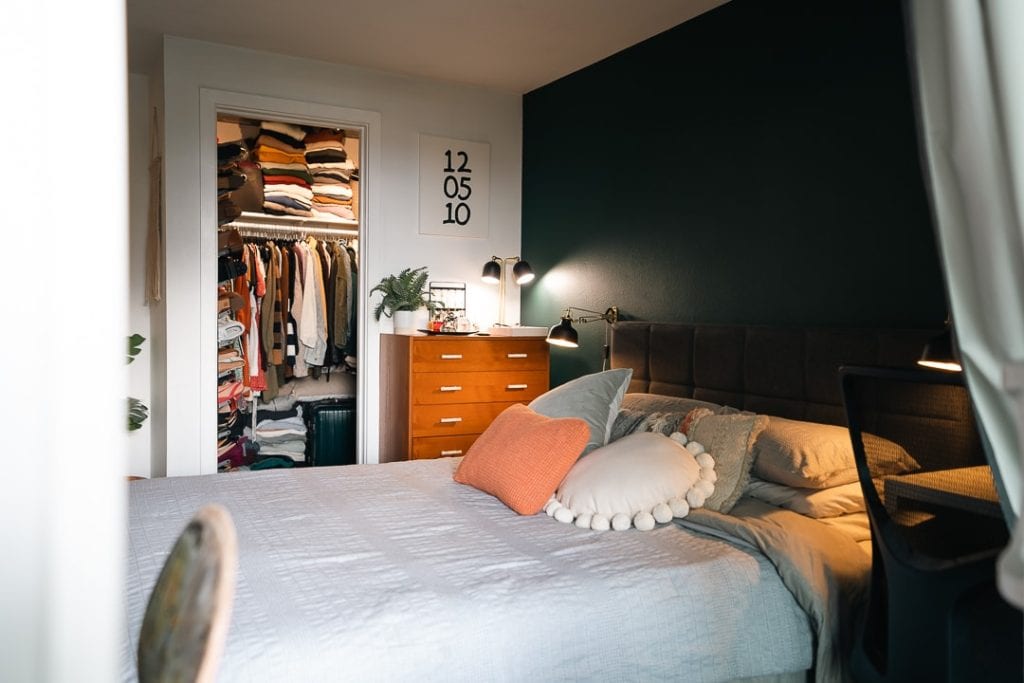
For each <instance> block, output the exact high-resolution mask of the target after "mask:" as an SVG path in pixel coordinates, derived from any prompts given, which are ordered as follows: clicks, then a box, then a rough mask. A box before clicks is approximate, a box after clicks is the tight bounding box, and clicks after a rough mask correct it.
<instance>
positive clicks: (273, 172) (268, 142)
mask: <svg viewBox="0 0 1024 683" xmlns="http://www.w3.org/2000/svg"><path fill="white" fill-rule="evenodd" d="M305 137H306V131H305V130H303V129H302V128H300V127H299V126H295V125H292V124H290V123H282V122H280V121H263V122H262V123H261V124H260V134H259V137H258V138H256V148H255V154H256V160H257V161H258V162H259V165H260V168H261V170H262V172H263V210H264V211H266V212H267V213H270V214H274V215H278V216H281V215H292V216H304V217H307V218H311V217H312V216H313V215H314V214H313V191H312V189H310V188H311V186H312V184H313V177H312V176H311V175H310V173H309V168H308V166H307V165H306V158H305V145H304V142H303V140H304V138H305Z"/></svg>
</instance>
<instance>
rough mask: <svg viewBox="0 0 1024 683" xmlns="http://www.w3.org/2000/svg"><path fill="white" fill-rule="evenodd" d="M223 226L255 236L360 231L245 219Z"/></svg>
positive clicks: (335, 234)
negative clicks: (257, 234) (275, 223)
mask: <svg viewBox="0 0 1024 683" xmlns="http://www.w3.org/2000/svg"><path fill="white" fill-rule="evenodd" d="M223 227H226V228H235V229H236V230H238V231H239V232H240V233H242V234H243V235H244V234H249V235H253V236H256V233H264V234H266V235H326V236H329V237H359V231H358V230H352V229H351V228H328V227H312V226H310V227H306V226H302V225H270V224H267V223H247V222H245V221H232V222H231V223H227V224H226V225H224V226H223ZM260 236H262V235H260Z"/></svg>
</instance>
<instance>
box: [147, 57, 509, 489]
mask: <svg viewBox="0 0 1024 683" xmlns="http://www.w3.org/2000/svg"><path fill="white" fill-rule="evenodd" d="M163 60H164V62H163V72H162V77H163V86H164V87H163V105H164V108H165V120H164V127H165V135H164V137H165V151H164V157H165V179H164V187H165V195H166V200H165V225H166V227H165V230H166V237H165V241H166V305H165V307H164V309H163V310H164V312H165V317H164V318H163V320H162V321H161V323H160V325H158V324H157V323H156V322H155V321H154V323H153V331H154V333H156V332H157V330H158V329H159V327H160V326H161V325H166V329H167V336H166V340H165V341H166V346H165V347H163V346H162V345H161V344H159V343H157V344H154V345H153V346H152V348H151V349H150V351H151V352H153V353H154V355H155V357H154V367H157V368H159V369H160V371H161V372H162V373H163V376H162V377H161V378H156V379H155V380H154V382H153V388H154V391H155V392H159V390H160V386H161V384H163V382H164V381H166V394H165V396H164V397H160V396H154V404H155V405H157V404H161V403H162V400H161V399H162V398H165V399H166V416H165V415H163V414H155V415H154V416H153V418H151V419H152V420H154V421H158V422H159V424H154V425H153V430H154V431H153V434H154V449H155V451H156V453H155V459H156V461H157V462H156V463H155V464H154V471H157V470H158V469H159V468H160V464H161V463H162V462H164V458H165V457H166V461H165V462H166V472H167V474H169V475H183V474H196V473H199V472H203V471H213V469H212V468H215V455H214V453H215V443H216V435H215V421H214V420H211V419H204V417H203V415H204V411H207V412H208V414H209V415H213V411H214V410H215V403H216V400H215V389H214V378H213V377H212V376H211V377H209V378H206V377H203V376H202V373H201V371H200V364H201V358H202V356H203V354H209V355H210V357H211V358H212V357H213V355H214V354H215V346H216V344H215V342H214V340H213V339H212V338H211V339H205V338H204V335H203V331H202V329H201V328H203V327H204V318H203V316H204V315H206V313H205V311H209V316H210V318H211V320H212V316H213V315H214V314H213V311H215V297H216V292H215V288H213V287H204V286H203V282H202V281H203V277H202V276H203V273H204V272H205V271H208V270H209V269H211V268H213V267H215V257H216V255H215V253H213V251H214V250H213V249H212V248H209V247H208V246H206V245H212V244H215V242H214V241H213V236H212V231H213V230H214V227H213V226H210V227H209V233H210V234H204V233H203V229H204V228H203V226H202V225H201V224H202V221H203V215H204V211H205V214H207V215H209V214H210V210H211V209H212V207H206V209H205V210H204V208H203V207H202V206H201V201H200V196H201V185H200V176H201V174H202V173H203V169H202V165H201V163H200V155H201V149H200V139H201V135H202V130H203V126H204V125H211V124H209V123H208V122H204V121H201V120H200V114H199V112H200V100H201V92H200V91H201V90H202V89H213V90H220V91H231V92H236V93H245V94H249V95H255V96H267V97H273V98H282V99H285V100H290V101H293V102H300V103H301V102H309V103H314V104H318V105H326V106H330V107H343V108H352V109H359V110H367V111H371V112H377V113H378V114H379V116H380V121H381V126H380V128H381V130H380V136H381V137H380V139H381V143H382V144H381V146H380V155H379V158H372V157H371V158H369V159H368V160H367V162H366V165H365V167H364V168H363V178H364V183H366V184H370V185H372V187H373V193H374V194H373V201H378V202H379V206H380V212H379V219H378V221H377V222H376V223H373V224H370V225H368V226H367V231H368V235H367V239H366V242H367V244H368V245H369V250H370V251H369V253H365V254H364V261H363V263H362V272H363V273H364V275H363V278H364V282H366V283H369V284H370V285H372V284H373V283H376V282H377V281H378V280H380V278H381V277H383V276H384V275H386V274H389V273H392V272H397V271H398V270H400V269H401V268H404V267H407V266H420V265H426V266H428V267H429V269H430V274H431V278H432V279H435V280H454V281H465V282H466V283H467V284H468V287H469V290H468V297H467V299H468V307H469V309H470V316H471V317H473V318H476V319H477V320H478V321H479V322H480V323H481V324H483V325H489V324H490V323H491V322H493V321H494V320H496V319H497V308H498V306H497V292H496V290H495V289H494V288H490V287H488V286H486V285H483V284H482V283H481V282H480V279H479V278H480V269H481V267H482V265H483V263H484V261H486V260H487V259H489V258H490V256H491V255H493V254H497V255H500V256H509V255H517V254H518V253H519V247H520V186H521V185H520V184H521V147H522V145H521V131H522V117H521V113H522V109H521V98H520V96H519V95H515V94H508V93H500V92H495V91H490V90H484V89H480V88H470V87H464V86H459V85H453V84H448V83H441V82H435V81H426V80H421V79H414V78H408V77H404V76H399V75H394V74H387V73H382V72H377V71H369V70H365V69H358V68H354V67H345V66H338V65H333V64H327V63H322V62H314V61H309V60H302V59H295V58H291V57H284V56H280V55H273V54H268V53H262V52H256V51H251V50H243V49H238V48H232V47H227V46H222V45H214V44H210V43H202V42H197V41H191V40H184V39H179V38H171V37H167V38H165V41H164V53H163ZM420 133H430V134H433V135H441V136H445V137H452V138H458V139H466V140H474V141H480V142H487V143H489V144H490V146H491V187H490V216H489V219H490V235H489V237H487V238H486V239H456V238H446V237H432V236H421V235H419V234H418V225H417V222H418V177H419V176H418V145H419V134H420ZM206 173H207V174H208V173H209V169H207V170H206ZM204 263H205V266H204ZM368 289H369V288H368V287H366V288H364V289H363V291H362V292H361V303H362V304H363V305H364V310H365V309H367V308H368V307H369V306H368V301H367V297H366V291H367V290H368ZM207 290H209V291H207ZM517 294H518V292H517V291H513V292H511V293H510V303H509V305H508V310H507V314H506V319H508V320H517V319H518V317H519V301H518V296H517ZM153 313H154V315H156V310H154V311H153ZM369 320H370V324H368V325H364V326H363V332H364V337H363V338H362V339H361V348H360V358H359V364H360V365H359V367H360V373H361V376H362V377H363V378H365V380H366V384H365V386H366V391H363V392H361V395H360V404H359V410H360V415H361V418H363V419H365V422H364V423H363V424H366V425H369V428H368V429H365V430H364V434H363V436H364V442H363V445H364V453H363V458H364V460H365V461H366V462H376V461H377V456H378V452H377V444H378V440H377V415H378V412H379V388H378V384H377V381H376V378H377V377H378V372H379V367H378V358H379V333H380V331H381V330H382V329H385V328H383V327H382V326H381V325H378V324H375V323H373V322H372V318H369ZM206 324H210V323H206ZM164 420H166V421H165V422H164ZM204 422H205V423H206V424H204Z"/></svg>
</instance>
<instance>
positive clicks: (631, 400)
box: [608, 394, 737, 443]
mask: <svg viewBox="0 0 1024 683" xmlns="http://www.w3.org/2000/svg"><path fill="white" fill-rule="evenodd" d="M694 408H707V409H708V410H710V411H712V412H714V413H715V414H716V415H724V414H729V413H734V412H737V411H736V409H735V408H730V407H728V406H720V405H718V404H717V403H708V402H707V401H699V400H697V399H695V398H684V397H682V396H665V395H662V394H626V395H625V396H624V397H623V399H622V408H621V409H620V410H619V414H618V416H617V417H616V418H615V422H614V423H613V424H612V431H611V434H610V436H609V438H608V442H609V443H611V442H612V441H617V440H618V439H621V438H622V437H624V436H627V435H629V434H633V433H634V432H660V433H661V434H664V435H666V436H668V435H669V434H671V433H672V432H675V431H678V429H679V425H680V423H681V422H682V421H683V418H685V417H686V415H687V414H688V413H689V412H690V411H691V410H693V409H694Z"/></svg>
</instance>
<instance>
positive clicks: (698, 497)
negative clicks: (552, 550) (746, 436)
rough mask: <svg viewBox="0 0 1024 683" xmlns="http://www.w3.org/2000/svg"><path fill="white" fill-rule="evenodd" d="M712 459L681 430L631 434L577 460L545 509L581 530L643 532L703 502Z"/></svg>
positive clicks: (710, 488)
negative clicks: (635, 529) (630, 529)
mask: <svg viewBox="0 0 1024 683" xmlns="http://www.w3.org/2000/svg"><path fill="white" fill-rule="evenodd" d="M714 464H715V463H714V459H713V457H712V456H711V455H710V454H708V453H705V452H704V447H703V446H702V445H701V444H699V443H697V442H695V441H690V442H688V441H687V438H686V436H685V435H683V434H681V433H679V432H676V433H674V434H672V435H671V436H664V435H663V434H658V433H655V432H639V433H636V434H630V435H629V436H625V437H623V438H621V439H619V440H618V441H615V442H613V443H611V444H609V445H607V446H604V447H602V448H598V449H596V450H594V451H592V452H591V453H590V455H588V456H587V457H585V458H581V459H580V460H579V461H577V462H576V464H575V465H573V467H572V469H571V470H569V474H567V475H566V476H565V479H563V480H562V483H561V485H560V486H559V487H558V490H557V491H556V492H555V495H554V496H552V498H551V500H550V501H548V504H547V505H546V506H545V507H544V511H545V512H547V513H548V515H550V516H551V517H554V518H555V519H557V520H558V521H560V522H565V523H569V522H572V523H574V524H575V525H576V526H577V527H580V528H581V529H594V530H595V531H605V530H607V529H609V528H611V529H616V530H618V531H624V530H626V529H629V528H630V527H636V528H637V529H640V530H641V531H647V530H650V529H653V528H654V525H655V523H664V522H668V521H671V520H672V518H673V517H685V516H686V515H687V514H689V512H690V508H698V507H701V506H703V505H704V501H705V500H706V499H707V497H708V496H710V495H711V494H712V493H713V492H714V490H715V480H716V474H715V470H714Z"/></svg>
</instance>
